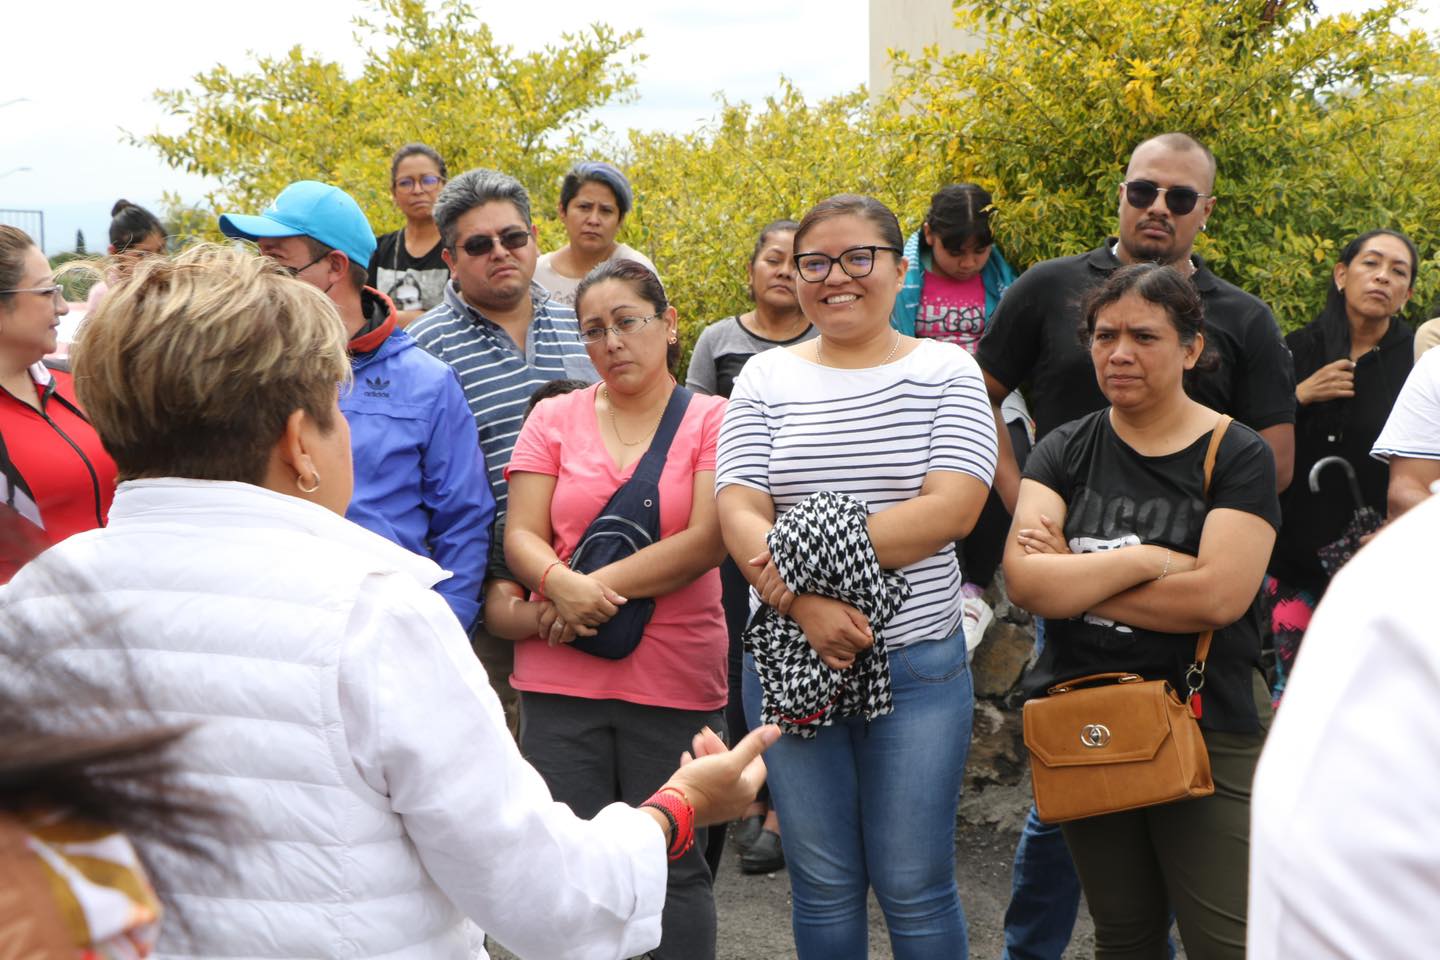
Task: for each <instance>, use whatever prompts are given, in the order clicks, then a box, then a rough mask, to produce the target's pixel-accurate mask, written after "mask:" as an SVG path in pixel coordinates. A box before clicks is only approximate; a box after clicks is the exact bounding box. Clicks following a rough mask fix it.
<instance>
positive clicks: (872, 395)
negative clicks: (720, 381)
mask: <svg viewBox="0 0 1440 960" xmlns="http://www.w3.org/2000/svg"><path fill="white" fill-rule="evenodd" d="M995 458H996V444H995V421H994V418H993V415H992V414H991V410H990V401H989V399H988V397H987V396H986V393H985V382H984V379H983V378H982V376H981V374H980V368H979V366H978V365H976V363H975V361H974V359H973V358H971V356H970V355H969V354H968V353H966V352H965V351H964V350H963V349H961V348H960V347H958V346H955V345H954V344H950V343H941V342H938V341H934V340H922V341H920V343H919V344H918V345H917V346H916V348H915V349H914V350H913V351H912V352H911V353H909V354H908V355H906V356H905V357H902V358H901V359H899V360H897V361H895V362H894V363H887V364H884V365H881V366H878V367H869V368H866V369H862V370H841V369H836V368H834V367H825V366H821V365H819V364H817V363H813V362H812V361H811V360H809V359H806V358H805V357H804V356H803V355H800V354H796V353H794V352H793V351H791V350H784V349H782V350H768V351H766V352H764V353H761V354H757V355H756V356H754V357H752V358H751V359H750V361H749V362H748V363H747V364H746V365H745V368H744V370H742V371H741V373H740V376H739V378H738V379H737V380H736V381H735V390H734V392H733V393H732V394H731V396H730V405H729V407H728V408H727V409H726V411H725V422H724V425H723V426H722V427H721V429H720V441H719V448H718V451H717V462H716V468H715V486H716V489H717V490H719V489H720V488H723V487H725V486H728V485H729V484H739V485H741V486H746V487H751V488H753V489H756V490H761V491H764V492H765V493H767V494H769V495H770V497H771V498H772V499H773V500H774V501H775V513H776V515H777V516H779V515H780V514H783V513H784V512H785V511H786V510H789V509H790V508H791V507H793V506H795V505H796V504H797V503H799V502H800V501H801V500H803V499H805V498H806V497H807V496H809V495H810V494H812V493H816V492H818V491H821V490H831V491H834V492H837V493H845V494H849V495H850V496H852V497H855V498H856V499H858V500H861V501H863V502H864V503H865V504H866V505H867V507H868V508H869V510H870V512H871V513H876V512H878V511H880V510H883V509H885V508H886V507H891V506H894V505H895V504H898V503H903V502H904V501H906V500H909V499H912V498H913V497H915V496H917V495H918V494H919V493H920V487H921V484H923V483H924V481H925V475H926V474H927V473H930V472H931V471H932V470H943V471H948V472H954V473H968V474H970V475H971V476H974V477H977V478H979V479H980V480H982V481H984V483H985V484H986V485H987V486H988V485H989V484H990V483H991V482H992V480H993V479H994V475H995ZM901 572H902V573H903V574H904V575H905V577H906V578H907V579H908V580H909V581H910V585H911V587H912V590H913V592H912V593H911V596H910V599H909V600H908V601H906V603H905V605H904V606H903V607H901V608H900V611H899V612H898V613H896V614H895V616H894V617H893V618H891V620H890V622H889V623H888V624H887V625H886V632H885V642H886V644H887V645H888V646H890V647H892V648H893V647H903V646H905V645H906V644H907V643H914V642H916V641H920V640H934V639H939V638H943V637H948V636H950V635H951V634H953V633H954V632H955V630H956V629H957V628H958V626H959V623H960V604H961V599H962V598H961V595H960V567H959V564H958V563H957V562H956V558H955V550H954V546H953V544H946V545H945V546H944V547H942V548H941V549H940V550H939V551H937V552H936V553H935V554H934V555H933V556H930V557H926V558H925V559H924V560H921V561H919V562H917V563H913V564H910V565H909V566H907V567H904V568H902V570H901Z"/></svg>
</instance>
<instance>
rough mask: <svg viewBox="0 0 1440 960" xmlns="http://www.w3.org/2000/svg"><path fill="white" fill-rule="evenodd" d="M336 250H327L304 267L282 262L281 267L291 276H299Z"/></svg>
mask: <svg viewBox="0 0 1440 960" xmlns="http://www.w3.org/2000/svg"><path fill="white" fill-rule="evenodd" d="M334 252H335V251H334V250H326V251H325V252H324V253H322V254H320V256H318V257H316V258H315V259H314V260H311V261H310V262H309V263H307V264H305V266H303V267H288V266H286V265H285V264H283V263H282V264H280V268H281V269H282V270H284V271H285V272H286V273H288V274H290V276H292V277H298V276H300V274H302V273H304V272H305V271H306V270H309V269H310V268H311V267H313V266H315V264H317V263H319V262H320V261H321V260H324V259H325V258H326V257H328V256H330V254H332V253H334Z"/></svg>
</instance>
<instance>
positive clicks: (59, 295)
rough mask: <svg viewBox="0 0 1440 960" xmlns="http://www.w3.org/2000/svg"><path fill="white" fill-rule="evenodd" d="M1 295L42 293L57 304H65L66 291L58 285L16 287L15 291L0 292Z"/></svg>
mask: <svg viewBox="0 0 1440 960" xmlns="http://www.w3.org/2000/svg"><path fill="white" fill-rule="evenodd" d="M0 293H42V294H44V295H45V296H47V297H49V298H50V299H52V300H54V301H55V302H56V303H57V304H60V303H64V302H65V290H64V288H62V287H61V286H60V285H59V284H58V283H57V284H54V285H53V286H49V287H16V288H14V289H13V290H0Z"/></svg>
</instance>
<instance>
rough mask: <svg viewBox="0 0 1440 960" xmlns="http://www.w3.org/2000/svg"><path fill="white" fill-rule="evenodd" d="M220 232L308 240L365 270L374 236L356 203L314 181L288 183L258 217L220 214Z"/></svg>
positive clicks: (241, 236) (254, 237) (372, 251)
mask: <svg viewBox="0 0 1440 960" xmlns="http://www.w3.org/2000/svg"><path fill="white" fill-rule="evenodd" d="M220 232H221V233H223V234H225V236H227V237H238V238H239V239H241V240H259V239H261V238H262V237H311V238H313V239H315V240H318V241H320V242H321V243H323V244H325V246H327V247H334V248H335V249H336V250H339V251H340V252H341V253H343V254H345V256H347V257H349V258H350V262H351V263H358V264H359V265H360V266H362V267H368V266H369V265H370V258H371V257H372V256H373V255H374V254H375V234H374V232H373V231H372V230H371V229H370V221H369V220H367V219H365V213H364V211H362V210H361V209H360V204H358V203H356V202H355V199H354V198H353V197H351V196H350V194H348V193H346V192H345V191H344V190H341V189H340V188H339V187H332V186H330V184H328V183H320V182H319V181H316V180H297V181H296V182H295V183H292V184H290V186H288V187H286V188H285V189H284V190H281V191H280V196H278V197H276V198H275V199H274V200H273V201H272V202H271V204H270V206H268V207H266V208H265V212H264V213H262V214H260V216H258V217H253V216H248V215H245V214H239V213H226V214H222V215H221V217H220Z"/></svg>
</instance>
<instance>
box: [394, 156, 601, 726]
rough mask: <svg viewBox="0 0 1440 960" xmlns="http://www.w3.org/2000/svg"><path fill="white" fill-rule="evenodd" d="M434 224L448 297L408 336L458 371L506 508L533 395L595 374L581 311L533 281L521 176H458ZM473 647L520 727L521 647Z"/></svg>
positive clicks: (533, 238) (480, 639) (535, 250)
mask: <svg viewBox="0 0 1440 960" xmlns="http://www.w3.org/2000/svg"><path fill="white" fill-rule="evenodd" d="M435 223H436V225H437V226H438V227H439V228H440V245H441V247H442V250H441V256H442V257H444V259H445V262H446V263H447V264H449V266H450V277H451V279H450V282H449V283H448V284H447V285H446V287H445V299H444V300H443V301H442V302H441V303H440V305H439V306H437V307H435V308H434V309H433V310H431V311H430V312H428V313H426V314H425V315H424V316H423V317H421V318H420V319H419V320H417V321H416V322H415V324H414V326H412V327H411V328H410V333H411V335H412V336H414V337H415V339H416V341H417V342H419V344H420V345H421V346H422V347H424V348H425V349H426V350H429V351H430V352H431V353H433V354H434V355H435V356H437V357H439V358H440V359H441V360H444V361H445V362H446V363H448V364H450V366H451V367H453V368H454V370H455V372H456V373H457V374H458V375H459V377H460V384H461V386H463V387H464V389H465V398H466V399H467V400H468V401H469V404H470V411H471V413H472V414H473V415H474V417H475V426H476V428H478V430H479V431H480V447H481V449H483V450H484V451H485V464H486V466H487V468H488V469H489V479H490V489H491V492H492V493H493V494H494V497H495V502H496V504H497V505H498V507H499V510H500V511H501V512H503V511H504V510H505V505H506V500H507V497H506V493H507V487H506V484H505V467H506V466H507V465H509V463H510V452H511V450H512V449H513V448H514V446H515V438H516V437H517V436H519V434H520V424H521V422H522V421H523V420H524V419H525V408H526V405H527V404H528V403H529V401H530V397H531V395H532V394H533V393H534V392H535V391H536V389H538V388H539V387H540V386H542V385H543V384H545V383H548V382H550V381H551V380H583V381H585V382H586V383H592V382H594V381H595V380H596V379H597V376H598V375H597V374H596V372H595V367H594V366H593V365H592V364H591V363H590V358H589V356H588V355H587V354H586V352H585V344H584V343H582V342H581V340H580V328H579V326H578V325H577V324H576V322H575V311H574V310H572V309H571V308H570V307H568V306H566V305H564V304H562V303H559V302H558V301H556V300H554V299H552V298H551V296H550V294H549V292H548V291H547V290H546V289H545V288H544V287H542V286H540V285H539V284H538V283H536V282H535V281H534V276H535V263H536V261H537V260H538V259H539V255H540V250H539V247H538V245H537V234H536V231H535V226H534V224H533V223H532V222H531V220H530V195H529V193H527V192H526V190H525V187H524V186H522V185H521V183H520V181H519V180H516V179H515V178H514V177H512V176H509V175H508V174H504V173H500V172H498V171H495V170H486V169H483V168H479V169H475V170H468V171H466V172H465V173H462V174H460V175H459V176H457V177H455V178H454V179H452V180H451V181H450V182H449V183H447V184H446V185H445V188H444V189H443V190H441V191H440V197H439V199H438V200H437V201H436V203H435ZM495 547H496V549H501V545H500V544H496V545H495ZM472 641H473V643H474V647H475V652H476V654H477V655H478V656H479V657H480V660H481V662H482V663H484V664H485V669H486V672H487V673H488V674H489V676H490V684H491V686H492V687H494V689H495V693H496V695H498V696H499V697H500V703H501V704H502V705H503V706H504V708H505V713H506V717H507V719H508V720H509V721H510V723H511V729H512V730H514V729H516V725H517V724H518V716H519V714H518V703H519V700H518V697H517V696H516V694H515V691H514V690H513V689H511V687H510V679H509V678H510V673H511V671H512V670H513V667H514V657H515V645H514V643H512V642H510V641H507V640H500V639H498V638H494V637H491V636H490V635H489V634H487V633H485V632H484V631H483V630H482V629H480V628H479V626H478V625H477V627H476V630H475V632H474V634H473V635H472Z"/></svg>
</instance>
